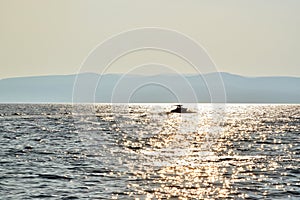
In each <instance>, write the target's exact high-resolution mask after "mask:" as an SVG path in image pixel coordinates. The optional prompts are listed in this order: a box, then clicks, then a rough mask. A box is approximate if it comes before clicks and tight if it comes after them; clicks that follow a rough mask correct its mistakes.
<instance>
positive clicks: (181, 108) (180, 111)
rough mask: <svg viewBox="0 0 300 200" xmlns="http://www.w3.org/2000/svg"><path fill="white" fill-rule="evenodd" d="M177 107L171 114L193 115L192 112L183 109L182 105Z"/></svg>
mask: <svg viewBox="0 0 300 200" xmlns="http://www.w3.org/2000/svg"><path fill="white" fill-rule="evenodd" d="M176 106H177V107H176V108H175V109H173V110H171V113H194V112H193V111H189V110H188V109H187V108H183V107H182V105H176Z"/></svg>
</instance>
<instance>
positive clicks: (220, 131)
mask: <svg viewBox="0 0 300 200" xmlns="http://www.w3.org/2000/svg"><path fill="white" fill-rule="evenodd" d="M90 106H91V105H77V106H75V107H72V106H71V105H26V104H23V105H16V104H10V105H4V104H2V105H0V145H1V150H0V197H1V199H32V198H37V199H135V198H139V199H169V198H170V199H205V198H207V199H226V198H227V199H243V198H246V199H287V198H290V199H300V169H299V168H300V137H299V136H300V106H299V105H226V108H225V110H222V108H219V107H211V106H210V105H208V104H207V105H204V104H199V105H198V108H199V109H198V112H197V113H194V114H166V111H168V110H169V109H170V108H171V105H169V104H153V105H142V104H140V105H130V106H128V107H126V106H109V105H98V106H97V107H96V110H97V113H96V114H94V113H93V112H90V111H89V108H90ZM192 109H193V108H192ZM194 109H195V108H194ZM224 111H225V113H223V112H224ZM72 113H73V114H72ZM222 116H223V117H222Z"/></svg>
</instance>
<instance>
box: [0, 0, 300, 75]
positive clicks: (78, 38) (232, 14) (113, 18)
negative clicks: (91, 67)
mask: <svg viewBox="0 0 300 200" xmlns="http://www.w3.org/2000/svg"><path fill="white" fill-rule="evenodd" d="M299 10H300V1H299V0H263V1H262V0H206V1H202V0H187V1H182V0H163V1H162V0H151V1H149V0H147V1H146V0H118V1H117V0H106V1H104V0H43V1H41V0H26V1H24V0H0V71H1V74H0V78H7V77H16V76H34V75H49V74H72V73H76V72H77V71H78V70H79V67H80V65H81V63H82V62H83V60H84V59H85V58H86V56H87V55H88V53H89V52H90V51H91V50H92V49H93V48H94V47H95V46H97V45H98V44H99V43H101V42H103V41H104V40H106V39H107V38H109V37H111V36H112V35H114V34H118V33H120V32H123V31H126V30H130V29H133V28H139V27H161V28H168V29H173V30H176V31H179V32H181V33H184V34H186V35H188V36H190V37H191V38H193V39H194V40H196V41H197V42H199V43H200V44H202V46H203V47H204V48H205V49H206V50H207V51H208V53H209V54H210V56H211V58H212V59H213V60H214V61H215V63H216V64H217V66H218V69H219V70H220V71H226V72H230V73H235V74H241V75H247V76H269V75H290V76H300V38H299V35H300V26H299V25H300V13H299ZM147 62H155V63H163V64H167V65H170V66H172V67H175V68H176V69H178V70H179V71H182V72H185V73H191V72H192V71H191V70H190V69H191V68H190V67H189V66H188V65H187V64H186V63H185V62H183V61H181V60H180V59H178V58H176V57H174V56H172V55H168V54H166V53H161V52H160V53H159V52H153V51H145V52H142V53H141V52H139V53H135V54H132V55H128V57H124V58H122V59H120V60H119V61H117V62H116V63H114V65H113V67H112V71H111V72H123V71H126V70H128V69H129V68H131V67H132V66H135V65H140V64H143V63H147Z"/></svg>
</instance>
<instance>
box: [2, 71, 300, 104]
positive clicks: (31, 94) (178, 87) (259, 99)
mask: <svg viewBox="0 0 300 200" xmlns="http://www.w3.org/2000/svg"><path fill="white" fill-rule="evenodd" d="M220 75H221V76H222V79H223V82H224V88H225V92H226V97H227V102H231V103H300V78H293V77H257V78H250V77H242V76H237V75H232V74H228V73H221V74H220ZM217 76H218V74H216V73H212V74H205V75H203V76H202V77H201V76H191V75H189V76H188V75H186V76H184V77H181V76H178V75H156V76H139V75H130V76H125V77H122V75H117V74H115V75H112V74H107V75H103V76H99V75H98V74H92V73H91V74H80V75H79V76H78V79H77V84H74V81H75V77H76V75H59V76H40V77H23V78H22V77H21V78H10V79H2V80H0V102H72V99H73V100H74V101H75V102H93V101H94V99H95V101H96V102H111V101H113V102H128V101H130V102H178V101H180V102H195V99H197V101H198V102H211V100H210V94H209V89H208V87H209V88H211V85H212V83H214V81H215V80H217V78H216V77H217ZM99 78H100V79H99ZM98 81H99V82H98ZM206 83H210V85H208V87H207V85H206ZM74 86H75V87H74ZM212 88H213V87H212ZM73 91H74V93H73Z"/></svg>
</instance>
